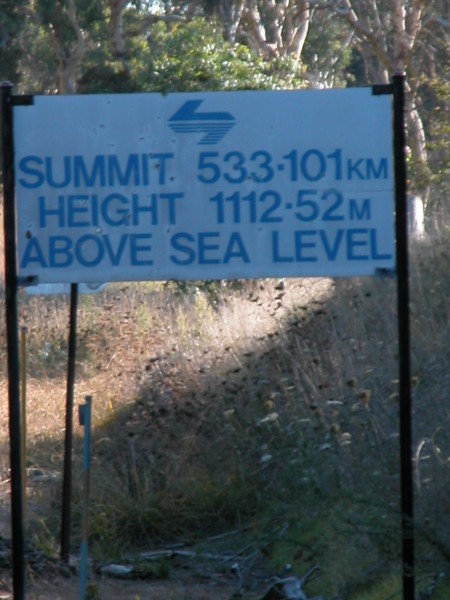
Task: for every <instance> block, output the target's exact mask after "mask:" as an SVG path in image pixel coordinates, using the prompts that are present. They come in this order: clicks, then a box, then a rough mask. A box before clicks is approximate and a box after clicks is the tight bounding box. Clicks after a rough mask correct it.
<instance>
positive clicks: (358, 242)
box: [14, 88, 394, 283]
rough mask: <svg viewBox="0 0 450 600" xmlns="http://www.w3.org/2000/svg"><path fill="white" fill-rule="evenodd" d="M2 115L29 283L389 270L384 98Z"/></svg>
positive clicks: (164, 103) (180, 102)
mask: <svg viewBox="0 0 450 600" xmlns="http://www.w3.org/2000/svg"><path fill="white" fill-rule="evenodd" d="M14 119H15V120H14V131H15V134H14V135H15V156H16V159H15V161H16V163H15V167H16V174H15V177H16V192H17V214H18V219H17V220H18V232H17V235H18V263H19V265H18V267H19V274H20V276H22V277H30V278H33V279H34V281H35V282H36V283H70V282H85V283H89V282H107V281H130V280H139V281H143V280H162V279H163V280H164V279H226V278H257V277H289V276H292V277H301V276H359V275H372V274H374V272H376V270H377V269H391V268H393V266H394V214H393V213H394V211H393V174H392V127H391V99H390V97H389V96H384V95H381V96H376V95H373V94H372V90H371V89H370V88H363V89H345V90H329V91H298V92H297V91H289V92H253V91H248V92H221V93H194V94H169V95H167V96H162V95H159V94H133V95H128V94H124V95H111V96H108V95H93V96H47V97H42V96H36V97H35V98H34V105H33V106H27V107H25V106H18V107H16V108H15V112H14Z"/></svg>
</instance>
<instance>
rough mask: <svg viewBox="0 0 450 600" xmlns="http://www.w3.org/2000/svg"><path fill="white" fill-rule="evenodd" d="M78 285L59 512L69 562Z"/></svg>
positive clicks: (71, 318)
mask: <svg viewBox="0 0 450 600" xmlns="http://www.w3.org/2000/svg"><path fill="white" fill-rule="evenodd" d="M77 310H78V284H77V283H72V284H71V286H70V316H69V351H68V358H67V390H66V429H65V438H64V476H63V497H62V512H61V559H62V560H63V561H65V562H69V555H70V527H71V502H72V446H73V403H74V387H75V367H76V353H77Z"/></svg>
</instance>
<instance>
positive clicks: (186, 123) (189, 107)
mask: <svg viewBox="0 0 450 600" xmlns="http://www.w3.org/2000/svg"><path fill="white" fill-rule="evenodd" d="M203 102H204V101H203V100H188V101H187V102H185V103H184V104H183V105H182V106H181V107H180V108H179V109H178V110H177V112H176V113H175V114H174V115H173V116H172V117H170V119H169V127H170V128H171V129H172V130H173V131H175V132H176V133H204V134H205V135H204V136H203V137H202V139H201V140H200V141H199V142H198V143H199V145H203V146H205V145H212V144H217V142H219V141H220V140H221V139H222V138H223V136H224V135H225V134H226V133H228V132H229V131H230V129H231V128H232V127H234V124H235V123H236V120H235V118H234V117H233V115H232V114H230V113H228V112H196V111H197V109H198V108H199V106H200V105H201V104H203Z"/></svg>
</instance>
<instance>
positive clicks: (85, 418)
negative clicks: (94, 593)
mask: <svg viewBox="0 0 450 600" xmlns="http://www.w3.org/2000/svg"><path fill="white" fill-rule="evenodd" d="M91 410H92V397H91V396H86V402H85V404H84V405H82V406H80V425H82V426H83V427H84V445H83V509H82V510H83V514H82V527H81V548H80V600H85V598H86V590H87V575H88V541H89V483H90V463H91V454H90V448H91Z"/></svg>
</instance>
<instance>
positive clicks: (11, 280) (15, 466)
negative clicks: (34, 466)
mask: <svg viewBox="0 0 450 600" xmlns="http://www.w3.org/2000/svg"><path fill="white" fill-rule="evenodd" d="M0 90H1V116H2V152H3V199H4V203H3V221H4V231H5V303H6V337H7V348H8V394H9V443H10V467H11V528H12V562H13V593H14V600H24V599H25V535H24V518H23V504H24V502H23V477H22V427H21V405H20V353H19V331H18V329H19V328H18V302H17V289H18V282H17V265H16V238H15V235H16V214H15V198H14V196H15V183H14V181H15V179H14V137H13V100H14V97H13V96H12V93H11V91H12V84H11V83H9V82H3V83H2V84H1V86H0Z"/></svg>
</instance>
